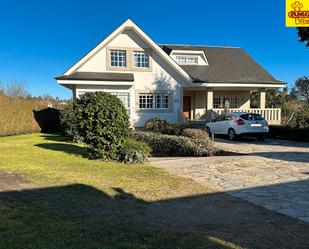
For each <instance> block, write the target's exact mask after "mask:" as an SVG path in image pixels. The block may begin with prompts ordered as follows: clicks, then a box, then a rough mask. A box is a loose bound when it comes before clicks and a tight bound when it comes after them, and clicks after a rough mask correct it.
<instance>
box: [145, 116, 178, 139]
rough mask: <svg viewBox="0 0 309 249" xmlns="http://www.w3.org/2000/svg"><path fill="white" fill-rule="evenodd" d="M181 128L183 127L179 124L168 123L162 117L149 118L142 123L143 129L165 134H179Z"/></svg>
mask: <svg viewBox="0 0 309 249" xmlns="http://www.w3.org/2000/svg"><path fill="white" fill-rule="evenodd" d="M183 129H184V127H183V126H181V125H178V124H169V123H167V122H166V121H165V120H164V119H160V118H152V119H149V120H148V121H147V122H146V123H145V125H144V130H145V131H151V132H156V133H161V134H167V135H180V134H181V132H182V130H183Z"/></svg>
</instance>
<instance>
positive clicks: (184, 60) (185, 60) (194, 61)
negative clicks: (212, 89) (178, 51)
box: [176, 55, 198, 65]
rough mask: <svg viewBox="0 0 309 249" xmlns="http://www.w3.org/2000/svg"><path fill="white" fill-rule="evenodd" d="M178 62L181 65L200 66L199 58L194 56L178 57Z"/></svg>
mask: <svg viewBox="0 0 309 249" xmlns="http://www.w3.org/2000/svg"><path fill="white" fill-rule="evenodd" d="M176 62H177V63H178V64H179V65H198V56H194V55H177V56H176Z"/></svg>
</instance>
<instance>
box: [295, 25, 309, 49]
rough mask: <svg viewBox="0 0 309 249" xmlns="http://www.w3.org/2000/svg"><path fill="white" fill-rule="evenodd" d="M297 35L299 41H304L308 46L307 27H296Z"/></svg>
mask: <svg viewBox="0 0 309 249" xmlns="http://www.w3.org/2000/svg"><path fill="white" fill-rule="evenodd" d="M297 35H298V38H299V41H300V42H304V43H305V44H306V46H307V47H309V28H303V27H302V28H297Z"/></svg>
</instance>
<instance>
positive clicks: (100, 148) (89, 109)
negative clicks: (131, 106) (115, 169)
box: [73, 92, 129, 160]
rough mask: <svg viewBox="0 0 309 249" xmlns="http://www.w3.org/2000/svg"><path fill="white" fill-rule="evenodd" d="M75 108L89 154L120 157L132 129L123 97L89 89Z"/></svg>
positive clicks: (75, 104) (102, 156) (79, 132)
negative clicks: (130, 128)
mask: <svg viewBox="0 0 309 249" xmlns="http://www.w3.org/2000/svg"><path fill="white" fill-rule="evenodd" d="M73 110H74V114H75V119H76V121H74V122H76V124H77V132H78V135H79V136H80V137H81V138H82V141H83V143H85V145H86V148H87V150H88V153H89V156H90V157H91V158H94V159H96V158H102V159H114V160H115V159H117V157H118V151H119V149H120V148H121V147H122V146H123V144H124V142H125V140H126V139H127V137H128V132H129V117H128V113H127V110H126V109H125V107H124V105H123V104H122V102H121V100H120V99H119V98H118V97H117V96H114V95H112V94H110V93H104V92H91V93H90V92H89V93H85V94H83V95H82V97H81V98H80V99H77V100H76V101H75V102H74V103H73Z"/></svg>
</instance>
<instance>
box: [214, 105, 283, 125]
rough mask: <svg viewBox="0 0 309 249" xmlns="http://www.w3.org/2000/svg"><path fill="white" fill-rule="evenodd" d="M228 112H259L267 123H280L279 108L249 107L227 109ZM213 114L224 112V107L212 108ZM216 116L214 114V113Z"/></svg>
mask: <svg viewBox="0 0 309 249" xmlns="http://www.w3.org/2000/svg"><path fill="white" fill-rule="evenodd" d="M228 111H229V112H251V113H257V114H260V115H261V116H262V117H263V118H265V119H266V120H267V122H268V123H269V124H272V125H280V124H281V108H266V109H258V108H250V109H229V110H228ZM212 113H213V114H217V115H220V114H222V113H224V109H212ZM214 116H216V115H214Z"/></svg>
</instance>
